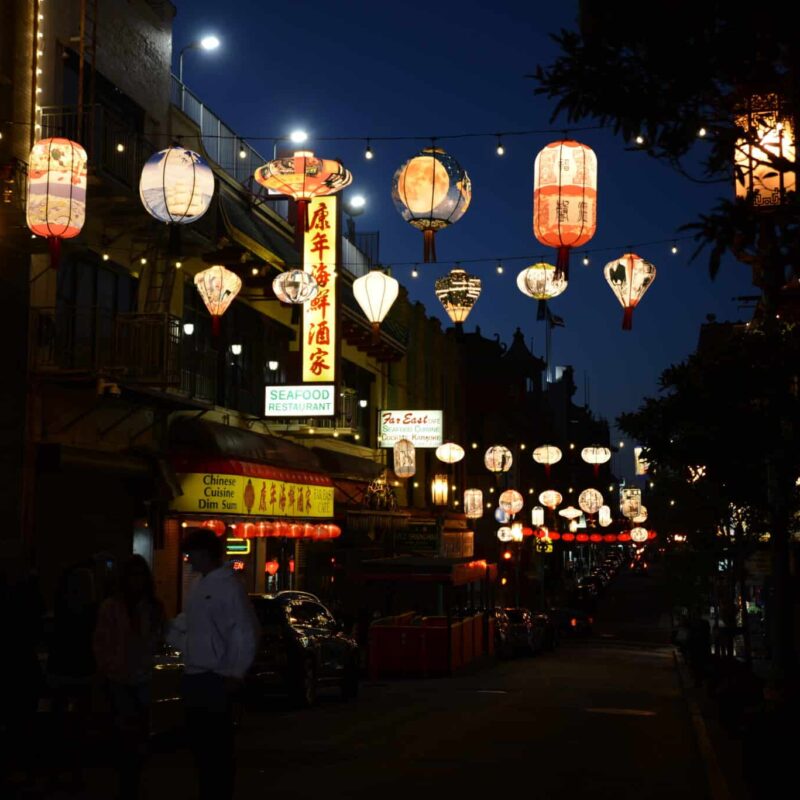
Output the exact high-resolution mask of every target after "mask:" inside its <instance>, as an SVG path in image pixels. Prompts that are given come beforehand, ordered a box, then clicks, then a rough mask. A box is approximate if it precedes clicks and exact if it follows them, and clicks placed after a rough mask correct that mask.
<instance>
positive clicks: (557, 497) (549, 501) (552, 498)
mask: <svg viewBox="0 0 800 800" xmlns="http://www.w3.org/2000/svg"><path fill="white" fill-rule="evenodd" d="M563 499H564V498H563V497H562V496H561V494H560V493H559V492H557V491H556V490H555V489H547V490H546V491H544V492H542V493H541V494H540V495H539V502H540V503H541V504H542V505H543V506H544V507H545V508H549V509H550V510H551V511H554V510H555V509H556V508H558V507H559V506H560V505H561V501H562V500H563Z"/></svg>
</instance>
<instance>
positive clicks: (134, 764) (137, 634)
mask: <svg viewBox="0 0 800 800" xmlns="http://www.w3.org/2000/svg"><path fill="white" fill-rule="evenodd" d="M163 631H164V607H163V606H162V604H161V602H160V601H159V600H158V598H157V597H156V594H155V586H154V583H153V575H152V573H151V572H150V567H149V566H148V564H147V561H145V560H144V558H142V556H140V555H133V556H131V557H130V558H128V559H127V560H126V561H125V562H123V564H122V566H121V567H120V572H119V583H118V586H117V590H116V592H115V593H114V594H113V595H112V596H111V597H109V598H108V599H107V600H104V601H103V603H102V604H101V606H100V609H99V610H98V614H97V627H96V628H95V631H94V641H93V645H94V656H95V660H96V662H97V670H98V672H99V674H100V676H101V677H102V678H104V679H105V681H106V688H107V690H108V695H109V699H110V701H111V711H112V714H113V716H114V723H115V725H114V732H115V734H116V756H117V761H118V769H117V775H118V777H119V788H118V796H119V797H120V798H125V800H128V799H129V798H135V797H138V796H139V784H140V779H141V772H142V765H143V763H144V756H145V751H146V746H147V736H148V730H149V720H150V689H151V683H152V675H153V663H154V657H155V654H156V652H157V650H158V648H159V646H160V645H161V643H162V637H163Z"/></svg>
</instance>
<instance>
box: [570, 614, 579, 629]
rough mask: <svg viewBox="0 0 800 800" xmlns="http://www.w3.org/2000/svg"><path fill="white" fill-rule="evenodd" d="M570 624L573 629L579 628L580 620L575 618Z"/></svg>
mask: <svg viewBox="0 0 800 800" xmlns="http://www.w3.org/2000/svg"><path fill="white" fill-rule="evenodd" d="M569 624H570V625H571V626H572V627H573V628H577V627H578V620H577V619H575V617H573V618H572V619H571V620H570V621H569Z"/></svg>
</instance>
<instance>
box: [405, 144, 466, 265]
mask: <svg viewBox="0 0 800 800" xmlns="http://www.w3.org/2000/svg"><path fill="white" fill-rule="evenodd" d="M392 199H393V200H394V205H395V208H396V209H397V210H398V211H399V212H400V216H402V217H403V219H404V220H405V221H406V222H407V223H408V224H409V225H413V226H414V227H415V228H417V229H418V230H421V231H422V234H423V237H424V241H423V261H425V262H428V261H436V244H435V242H434V238H433V237H434V235H435V234H436V232H437V231H440V230H442V229H443V228H446V227H447V226H448V225H452V224H453V223H454V222H458V220H460V219H461V217H462V216H464V212H465V211H466V210H467V209H468V208H469V204H470V201H471V200H472V184H471V182H470V179H469V175H467V173H466V171H465V170H464V168H463V167H462V166H461V165H460V164H459V163H458V161H456V160H455V159H454V158H453V156H451V155H449V154H448V153H445V151H444V150H441V149H440V148H438V147H426V148H425V149H424V150H422V151H421V152H419V153H417V155H415V156H413V157H412V158H410V159H409V160H408V161H406V163H405V164H403V165H402V166H401V167H400V168H399V169H398V170H397V172H395V174H394V178H393V179H392Z"/></svg>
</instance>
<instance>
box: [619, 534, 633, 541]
mask: <svg viewBox="0 0 800 800" xmlns="http://www.w3.org/2000/svg"><path fill="white" fill-rule="evenodd" d="M630 540H631V535H630V533H628V532H627V531H623V532H622V533H620V534H617V541H620V542H629V541H630Z"/></svg>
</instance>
